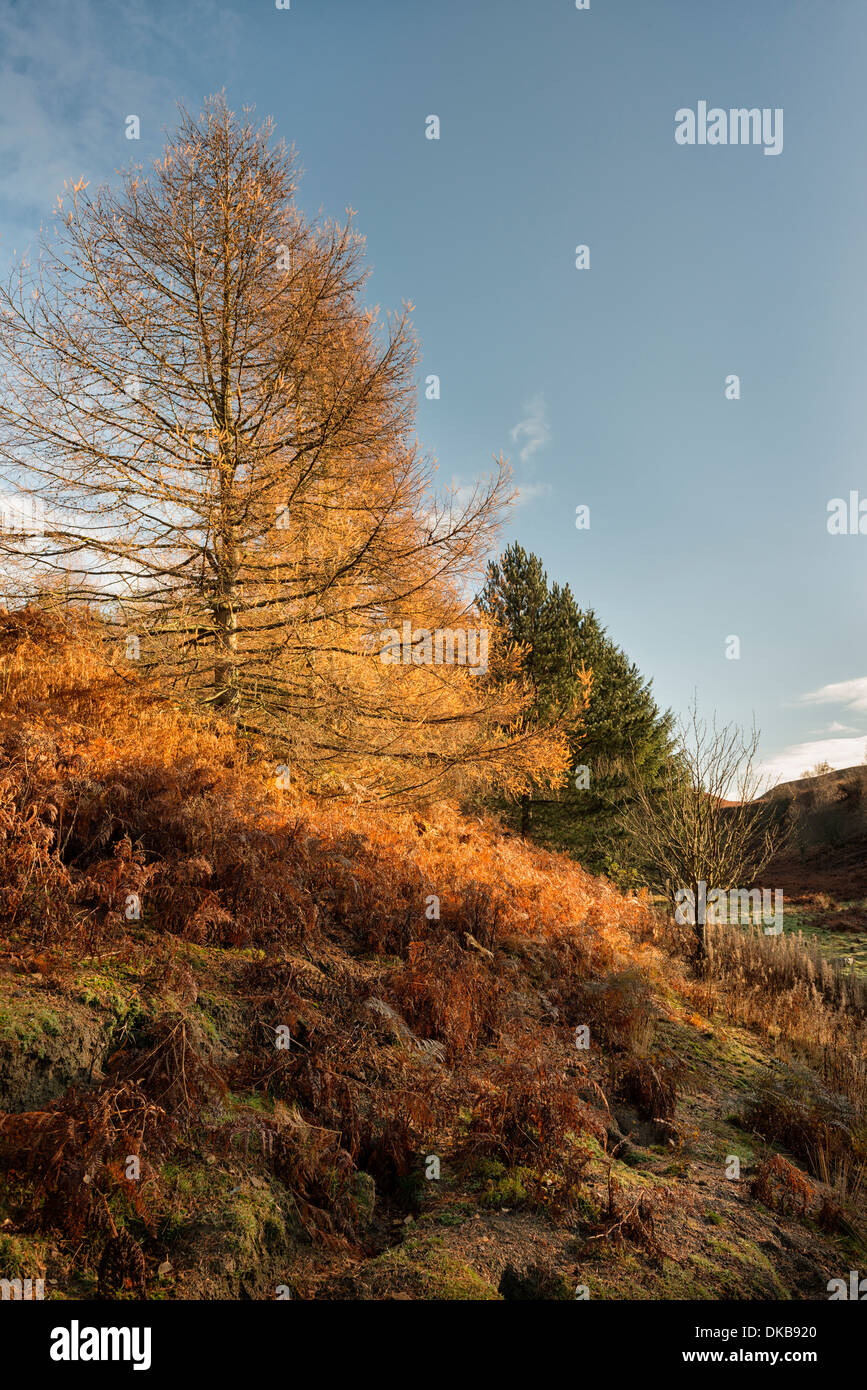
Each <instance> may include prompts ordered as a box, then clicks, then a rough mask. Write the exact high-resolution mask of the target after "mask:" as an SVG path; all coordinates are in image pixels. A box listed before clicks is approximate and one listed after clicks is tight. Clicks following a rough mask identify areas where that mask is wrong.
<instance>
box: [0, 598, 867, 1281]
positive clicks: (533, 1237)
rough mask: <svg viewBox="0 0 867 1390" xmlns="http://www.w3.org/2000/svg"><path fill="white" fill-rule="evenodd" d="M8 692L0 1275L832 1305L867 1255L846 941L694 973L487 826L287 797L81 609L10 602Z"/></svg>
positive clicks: (716, 954)
mask: <svg viewBox="0 0 867 1390" xmlns="http://www.w3.org/2000/svg"><path fill="white" fill-rule="evenodd" d="M0 698H2V706H0V1107H2V1114H0V1277H5V1278H15V1277H26V1276H30V1277H34V1278H39V1277H41V1278H44V1279H45V1280H46V1282H47V1292H48V1296H49V1297H53V1298H59V1299H64V1298H81V1297H91V1296H96V1295H97V1294H98V1293H99V1294H102V1295H104V1296H110V1297H120V1298H134V1297H141V1296H145V1297H147V1298H151V1299H156V1298H161V1299H165V1298H169V1299H171V1298H196V1299H205V1298H208V1299H214V1298H216V1299H226V1298H237V1297H249V1298H257V1299H260V1298H261V1299H271V1298H275V1297H280V1296H286V1295H287V1294H288V1295H290V1296H292V1297H300V1298H307V1299H309V1298H320V1299H395V1298H398V1299H437V1298H445V1299H459V1300H465V1299H483V1300H500V1299H515V1298H517V1299H525V1298H555V1299H560V1298H563V1299H565V1298H574V1297H575V1294H576V1289H578V1288H581V1287H583V1288H586V1290H587V1291H588V1292H589V1295H590V1297H592V1298H603V1299H630V1298H647V1299H659V1298H674V1299H683V1298H706V1299H720V1298H742V1299H747V1298H760V1299H774V1298H793V1299H825V1298H827V1292H826V1284H827V1281H828V1280H829V1279H831V1278H835V1277H838V1276H841V1275H844V1274H845V1273H846V1271H848V1270H849V1269H850V1268H858V1267H859V1261H860V1267H863V1264H864V1261H865V1259H867V1248H865V1243H864V1230H865V1228H864V1215H865V1213H864V1174H865V1165H867V1130H865V1086H864V1081H865V1028H864V1006H865V1002H867V1001H865V990H864V988H863V987H862V986H860V985H859V984H858V982H857V981H852V980H851V979H849V978H847V977H846V976H845V975H844V974H843V973H841V972H840V971H838V970H836V969H834V968H833V967H832V966H830V965H829V964H828V963H827V961H826V960H823V959H822V958H821V957H819V956H817V955H813V954H811V953H810V952H808V951H805V950H804V949H802V948H799V947H797V946H796V945H795V944H793V943H792V941H791V940H790V939H789V938H788V937H786V936H784V937H783V938H779V939H776V938H766V937H758V938H753V937H750V936H747V935H746V934H745V933H742V932H729V933H728V934H724V933H722V932H721V931H718V932H717V934H716V936H715V938H714V942H713V950H712V953H711V962H710V967H709V974H708V976H707V978H705V979H701V980H697V979H695V978H693V977H692V976H691V973H690V969H689V967H688V965H687V964H686V959H687V943H685V942H684V941H682V940H681V939H679V936H678V933H677V931H676V929H675V928H673V927H672V926H671V925H670V924H669V923H668V922H667V921H665V920H664V919H663V918H662V917H661V916H660V915H659V914H658V913H656V912H655V911H654V910H653V909H652V908H651V905H650V903H649V900H648V899H646V898H645V897H644V896H642V895H636V896H623V895H621V894H620V893H618V892H617V891H615V889H614V888H612V887H611V886H610V885H609V884H608V883H606V882H605V881H603V880H600V879H596V878H593V877H591V876H590V875H588V874H586V873H585V872H583V870H582V869H581V868H579V867H577V866H576V865H575V864H574V863H573V862H572V861H570V860H569V859H568V858H566V857H564V856H558V855H555V854H550V853H546V852H544V851H542V850H539V849H535V848H532V847H529V846H527V845H525V844H523V843H522V842H520V841H519V840H517V839H516V838H514V837H512V836H510V835H508V834H504V833H503V831H502V830H501V829H500V827H499V825H498V824H497V823H496V822H495V821H494V820H488V819H480V818H473V817H470V816H461V815H459V814H458V813H457V812H455V811H454V810H453V809H450V808H449V807H447V806H444V805H438V806H431V807H429V808H427V809H425V810H424V812H416V813H402V814H397V813H395V812H392V811H388V810H387V809H383V810H374V809H370V808H366V807H364V806H361V805H352V804H349V803H347V802H331V803H323V802H321V801H317V800H316V799H314V798H313V797H311V796H309V795H307V794H306V793H305V792H304V791H303V790H302V789H298V788H290V789H288V790H285V791H281V790H278V789H277V788H276V786H275V768H274V766H273V765H272V764H271V763H270V762H269V761H268V758H267V750H265V749H263V748H257V747H255V746H253V745H250V744H241V743H239V742H238V741H237V740H236V738H235V737H234V735H233V733H232V731H231V730H230V729H229V728H228V727H226V726H221V725H220V724H219V723H216V722H214V723H206V722H204V721H203V720H202V718H201V717H200V716H196V717H194V716H192V715H190V714H188V713H185V712H184V711H183V710H182V709H181V708H180V707H179V706H178V705H176V704H175V703H174V702H173V701H172V699H171V697H170V692H160V691H157V690H155V689H153V688H152V687H150V686H148V685H147V684H146V683H145V682H144V681H143V680H142V679H141V678H140V677H138V676H137V675H136V674H134V673H131V672H130V670H129V668H124V667H123V665H122V663H120V662H118V663H116V664H115V663H113V662H112V660H111V657H110V654H109V653H108V652H107V651H106V650H105V649H104V648H103V646H102V645H101V641H100V633H99V629H98V627H97V626H96V625H93V624H90V623H87V622H80V623H79V624H77V625H75V626H73V627H71V626H69V625H64V624H61V623H60V622H58V621H56V620H53V619H50V618H48V617H46V616H44V615H41V614H39V613H36V612H29V613H24V614H19V615H9V614H3V615H0ZM583 1028H586V1029H587V1030H588V1032H587V1033H586V1034H585V1033H582V1032H581V1031H580V1030H581V1029H583ZM584 1042H589V1046H586V1047H585V1046H583V1045H582V1044H583V1043H584ZM733 1157H736V1158H737V1159H739V1161H740V1174H739V1177H736V1176H735V1168H736V1165H734V1164H733V1163H732V1158H733Z"/></svg>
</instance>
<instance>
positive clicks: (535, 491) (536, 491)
mask: <svg viewBox="0 0 867 1390" xmlns="http://www.w3.org/2000/svg"><path fill="white" fill-rule="evenodd" d="M550 491H551V484H550V483H519V484H518V491H517V495H516V496H515V499H514V501H513V503H512V505H513V506H514V507H524V506H526V504H527V503H528V502H535V500H536V498H537V497H544V496H545V494H546V493H547V492H550Z"/></svg>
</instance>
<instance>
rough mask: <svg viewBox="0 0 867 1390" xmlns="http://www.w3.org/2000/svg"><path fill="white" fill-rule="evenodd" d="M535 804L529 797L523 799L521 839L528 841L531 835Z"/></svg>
mask: <svg viewBox="0 0 867 1390" xmlns="http://www.w3.org/2000/svg"><path fill="white" fill-rule="evenodd" d="M532 806H533V803H532V801H531V800H530V798H529V796H522V797H521V837H522V839H524V840H526V839H527V838H528V837H529V834H530V822H531V821H532V819H533V811H532Z"/></svg>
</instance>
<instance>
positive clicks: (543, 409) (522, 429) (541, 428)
mask: <svg viewBox="0 0 867 1390" xmlns="http://www.w3.org/2000/svg"><path fill="white" fill-rule="evenodd" d="M524 410H525V411H526V414H525V416H524V419H523V420H519V421H518V423H517V425H515V426H514V427H513V428H512V430H511V431H510V434H511V438H512V441H513V443H515V444H519V443H520V442H521V440H523V441H524V443H523V446H522V448H521V453H520V459H521V462H522V463H529V461H530V459H531V458H532V457H533V455H534V454H535V453H538V451H539V449H541V448H543V446H544V445H545V444H547V443H548V442H549V441H550V439H551V426H550V425H549V424H548V407H547V404H546V402H545V397H544V396H543V395H542V393H541V392H538V393H537V394H536V395H535V396H534V397H533V398H532V400H529V401H528V402H527V404H526V405H525V406H524Z"/></svg>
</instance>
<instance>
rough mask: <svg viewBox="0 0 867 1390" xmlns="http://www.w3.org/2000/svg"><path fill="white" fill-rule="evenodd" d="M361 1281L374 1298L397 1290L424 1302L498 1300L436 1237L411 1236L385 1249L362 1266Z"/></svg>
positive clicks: (385, 1295)
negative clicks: (390, 1248) (394, 1246)
mask: <svg viewBox="0 0 867 1390" xmlns="http://www.w3.org/2000/svg"><path fill="white" fill-rule="evenodd" d="M361 1281H362V1283H363V1286H364V1288H365V1289H366V1290H367V1292H368V1294H369V1296H371V1297H373V1298H378V1299H387V1298H389V1297H394V1296H395V1294H398V1293H400V1294H409V1295H410V1296H411V1297H413V1298H416V1299H419V1300H425V1301H426V1300H446V1301H448V1302H464V1303H465V1302H486V1303H495V1302H501V1301H502V1300H501V1298H500V1295H499V1294H498V1293H497V1291H496V1289H494V1288H493V1287H492V1286H491V1285H490V1284H488V1283H486V1282H485V1280H484V1279H482V1278H481V1277H480V1276H479V1275H478V1274H476V1272H475V1270H473V1269H471V1268H470V1266H469V1265H468V1264H467V1263H466V1261H464V1260H462V1259H461V1258H460V1257H459V1256H457V1255H455V1254H453V1253H452V1252H451V1251H449V1250H447V1249H445V1248H444V1246H443V1244H442V1242H441V1241H440V1240H439V1239H437V1238H436V1237H417V1238H413V1239H410V1240H406V1241H404V1243H403V1244H402V1245H399V1246H397V1247H396V1248H395V1249H393V1250H387V1251H386V1252H385V1254H383V1255H379V1256H378V1257H377V1258H376V1259H375V1260H370V1261H369V1262H368V1263H367V1264H366V1265H365V1266H364V1269H363V1271H362V1274H361Z"/></svg>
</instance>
